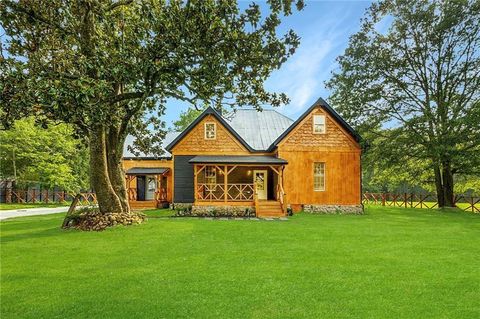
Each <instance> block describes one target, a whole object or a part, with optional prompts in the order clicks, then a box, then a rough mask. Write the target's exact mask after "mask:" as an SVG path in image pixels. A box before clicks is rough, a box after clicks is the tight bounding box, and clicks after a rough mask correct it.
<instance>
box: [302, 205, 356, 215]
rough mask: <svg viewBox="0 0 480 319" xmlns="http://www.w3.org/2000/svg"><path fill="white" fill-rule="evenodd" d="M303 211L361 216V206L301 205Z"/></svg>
mask: <svg viewBox="0 0 480 319" xmlns="http://www.w3.org/2000/svg"><path fill="white" fill-rule="evenodd" d="M303 211H304V212H306V213H311V214H352V215H361V214H363V206H362V205H303Z"/></svg>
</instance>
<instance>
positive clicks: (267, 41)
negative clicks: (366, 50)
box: [0, 0, 303, 213]
mask: <svg viewBox="0 0 480 319" xmlns="http://www.w3.org/2000/svg"><path fill="white" fill-rule="evenodd" d="M294 6H296V8H297V9H301V8H302V7H303V1H301V0H299V1H296V2H295V3H294V1H293V0H271V1H268V10H265V11H266V14H264V13H262V11H261V8H260V6H259V5H258V4H257V3H255V2H252V3H251V4H250V5H249V6H248V7H247V9H245V10H240V8H239V6H238V4H237V2H236V1H213V0H212V1H211V0H208V1H204V0H190V1H181V0H173V1H162V0H148V1H140V0H118V1H112V0H110V1H99V0H79V1H67V2H65V1H61V0H52V1H49V2H48V5H46V4H45V3H43V2H41V1H20V2H17V1H10V0H4V1H2V3H1V5H0V19H1V23H2V25H3V27H4V29H5V31H6V34H7V41H6V43H5V44H3V43H2V46H4V47H3V48H2V55H3V56H2V58H3V59H2V63H1V70H2V72H1V73H2V84H1V85H2V87H1V89H2V90H1V91H2V101H5V102H3V103H2V117H3V122H4V123H5V125H8V124H9V123H11V120H12V119H15V118H17V117H19V116H24V115H25V114H29V113H32V112H33V113H35V115H36V117H37V119H39V120H42V119H43V118H44V119H54V120H58V121H63V122H67V123H71V124H72V125H74V128H75V130H76V132H77V134H79V135H80V136H83V137H84V138H85V139H86V141H87V143H88V144H89V147H90V173H91V181H92V185H93V187H94V190H95V192H96V193H97V199H98V202H99V207H100V210H101V211H102V212H104V213H107V212H122V211H129V207H128V201H127V199H126V189H125V178H124V174H123V171H122V168H121V156H122V148H123V143H124V141H125V137H126V135H127V134H133V135H135V136H136V137H137V138H141V139H142V142H141V143H136V145H137V146H139V147H143V148H145V149H141V150H140V151H143V152H145V153H146V148H149V150H148V151H150V152H160V151H161V148H160V147H159V145H158V144H159V142H160V140H161V138H162V137H163V136H164V134H165V131H166V129H165V123H162V122H161V121H160V120H159V117H160V116H161V115H162V114H163V113H164V110H165V102H166V100H167V99H168V98H174V99H178V100H182V101H186V102H188V103H190V104H191V105H204V104H206V105H216V106H220V105H233V104H235V105H236V106H237V107H241V106H244V105H250V106H254V107H256V108H258V109H260V108H262V106H263V105H265V104H268V105H280V104H282V103H285V102H287V101H288V99H287V97H286V95H285V94H283V93H274V92H268V91H267V90H266V89H265V88H264V81H265V80H266V79H267V78H268V76H269V75H270V74H271V72H272V71H273V70H275V69H278V68H279V67H280V66H281V65H282V64H283V63H284V62H285V61H286V60H287V59H288V57H290V56H291V55H292V54H293V53H294V52H295V49H296V48H297V46H298V44H299V37H298V36H297V35H296V34H295V33H294V32H293V31H292V30H289V31H287V32H286V33H285V34H284V35H279V34H278V33H277V28H278V26H279V25H280V22H281V18H282V17H283V16H287V15H290V14H292V10H293V7H294ZM4 51H5V52H7V53H8V54H4V53H3V52H4ZM147 114H149V115H153V116H151V117H150V118H149V120H147V121H145V116H146V115H147ZM159 115H160V116H159ZM149 125H153V126H154V130H153V132H154V135H149V132H152V131H150V130H148V129H147V127H148V126H149ZM152 146H154V147H153V148H152Z"/></svg>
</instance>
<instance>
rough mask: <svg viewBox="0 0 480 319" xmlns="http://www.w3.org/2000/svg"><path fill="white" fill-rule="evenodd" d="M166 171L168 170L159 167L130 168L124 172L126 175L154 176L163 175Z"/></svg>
mask: <svg viewBox="0 0 480 319" xmlns="http://www.w3.org/2000/svg"><path fill="white" fill-rule="evenodd" d="M167 171H168V168H161V167H132V168H130V169H129V170H128V171H126V174H127V175H138V174H144V175H150V174H152V175H154V174H163V173H165V172H167Z"/></svg>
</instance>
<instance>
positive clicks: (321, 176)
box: [313, 163, 325, 192]
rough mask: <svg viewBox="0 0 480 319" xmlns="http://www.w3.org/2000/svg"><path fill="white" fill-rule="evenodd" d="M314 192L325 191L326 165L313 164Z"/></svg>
mask: <svg viewBox="0 0 480 319" xmlns="http://www.w3.org/2000/svg"><path fill="white" fill-rule="evenodd" d="M313 190H314V191H318V192H320V191H324V190H325V163H314V164H313Z"/></svg>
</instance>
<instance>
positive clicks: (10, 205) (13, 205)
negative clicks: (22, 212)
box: [0, 202, 70, 213]
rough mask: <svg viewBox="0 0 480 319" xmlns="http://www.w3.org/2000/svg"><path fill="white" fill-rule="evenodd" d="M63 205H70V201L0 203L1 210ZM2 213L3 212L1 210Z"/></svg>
mask: <svg viewBox="0 0 480 319" xmlns="http://www.w3.org/2000/svg"><path fill="white" fill-rule="evenodd" d="M62 206H70V202H63V203H48V204H47V203H26V204H18V203H8V204H7V203H0V211H1V210H10V209H26V208H41V207H62ZM0 213H1V212H0Z"/></svg>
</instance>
